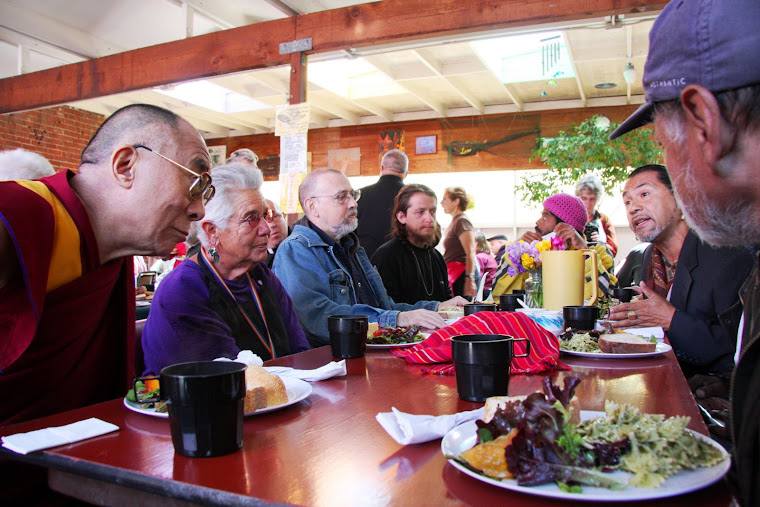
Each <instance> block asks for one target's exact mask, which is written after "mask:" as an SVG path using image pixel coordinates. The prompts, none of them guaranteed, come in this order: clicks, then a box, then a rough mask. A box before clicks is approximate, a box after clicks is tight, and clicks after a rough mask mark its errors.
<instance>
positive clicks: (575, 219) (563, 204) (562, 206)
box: [544, 194, 588, 234]
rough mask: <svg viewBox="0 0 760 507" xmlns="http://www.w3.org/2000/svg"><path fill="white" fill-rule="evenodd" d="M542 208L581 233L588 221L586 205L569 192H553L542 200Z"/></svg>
mask: <svg viewBox="0 0 760 507" xmlns="http://www.w3.org/2000/svg"><path fill="white" fill-rule="evenodd" d="M544 208H545V209H546V210H547V211H551V212H552V213H554V214H555V215H557V216H558V217H559V219H560V220H562V221H563V222H565V223H568V224H570V225H572V226H573V228H574V229H575V230H576V231H578V232H580V233H581V234H583V229H584V228H585V227H586V223H587V222H588V213H587V212H586V205H585V204H583V201H581V200H580V198H578V197H575V196H574V195H570V194H554V195H553V196H551V197H549V198H548V199H546V200H545V201H544Z"/></svg>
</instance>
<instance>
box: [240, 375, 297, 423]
mask: <svg viewBox="0 0 760 507" xmlns="http://www.w3.org/2000/svg"><path fill="white" fill-rule="evenodd" d="M245 385H246V388H247V393H246V395H245V411H246V412H253V411H254V410H258V409H260V408H264V407H274V406H277V405H282V404H283V403H287V401H288V393H287V391H286V390H285V384H284V383H283V381H282V379H281V378H280V377H278V376H277V375H272V374H271V373H269V372H268V371H266V370H265V369H264V368H262V367H261V366H254V365H248V368H246V370H245ZM262 403H263V404H262ZM253 407H255V408H253ZM249 408H253V410H249Z"/></svg>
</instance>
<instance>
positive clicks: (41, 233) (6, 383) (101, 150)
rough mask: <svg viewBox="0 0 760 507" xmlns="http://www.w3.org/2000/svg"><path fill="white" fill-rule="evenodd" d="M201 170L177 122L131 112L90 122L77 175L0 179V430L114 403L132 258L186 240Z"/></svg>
mask: <svg viewBox="0 0 760 507" xmlns="http://www.w3.org/2000/svg"><path fill="white" fill-rule="evenodd" d="M208 168H209V155H208V150H207V148H206V145H205V143H204V141H203V139H202V138H201V136H200V134H199V133H198V132H197V131H196V130H195V129H194V128H193V127H192V126H191V125H190V124H189V123H188V122H186V121H185V120H183V119H181V118H180V117H178V116H176V115H175V114H174V113H171V112H170V111H167V110H165V109H162V108H158V107H155V106H150V105H141V104H138V105H132V106H127V107H125V108H123V109H120V110H119V111H117V112H116V113H114V114H113V115H112V116H111V117H109V118H108V119H107V120H106V121H105V122H104V123H103V125H101V126H100V128H99V129H98V131H97V132H96V133H95V135H94V136H93V138H92V139H91V140H90V142H89V144H88V145H87V147H86V148H85V149H84V151H83V152H82V164H81V165H80V167H79V170H78V172H77V173H73V172H70V171H68V172H61V173H58V174H56V175H54V176H50V177H47V178H43V179H41V180H38V181H9V182H0V392H2V393H3V395H2V398H3V401H2V403H0V424H3V425H5V424H9V423H14V422H20V421H24V420H28V419H33V418H37V417H41V416H45V415H49V414H53V413H56V412H61V411H64V410H70V409H73V408H77V407H80V406H84V405H89V404H92V403H97V402H100V401H104V400H108V399H113V398H115V397H118V396H123V395H124V393H125V392H126V387H127V379H128V377H129V375H130V374H131V373H132V372H133V366H132V364H131V361H133V358H134V281H133V278H132V276H133V275H132V271H133V268H132V256H133V255H166V254H167V253H169V252H170V251H171V249H172V248H173V247H174V245H175V244H177V242H179V241H183V240H184V239H185V236H186V235H187V232H188V230H189V228H190V223H191V222H192V221H194V220H199V219H200V218H202V217H203V214H204V208H203V204H204V199H205V198H207V197H209V196H210V195H211V192H213V187H212V186H211V184H210V178H208V176H207V175H206V174H203V176H202V177H201V174H202V173H205V172H207V171H208ZM191 187H192V188H191ZM188 189H190V190H188Z"/></svg>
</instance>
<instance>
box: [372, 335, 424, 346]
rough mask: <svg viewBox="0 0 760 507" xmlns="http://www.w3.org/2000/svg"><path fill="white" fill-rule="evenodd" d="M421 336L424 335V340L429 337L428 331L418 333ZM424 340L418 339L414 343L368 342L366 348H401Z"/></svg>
mask: <svg viewBox="0 0 760 507" xmlns="http://www.w3.org/2000/svg"><path fill="white" fill-rule="evenodd" d="M420 334H421V335H422V336H424V337H425V340H427V339H428V337H430V333H420ZM425 340H420V341H418V342H414V343H385V344H383V343H368V344H367V348H368V349H401V348H405V347H414V346H415V345H419V344H420V343H422V342H424V341H425Z"/></svg>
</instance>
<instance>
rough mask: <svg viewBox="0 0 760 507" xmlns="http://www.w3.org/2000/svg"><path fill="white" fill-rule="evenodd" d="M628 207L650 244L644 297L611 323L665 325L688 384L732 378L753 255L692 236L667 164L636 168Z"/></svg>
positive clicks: (622, 308)
mask: <svg viewBox="0 0 760 507" xmlns="http://www.w3.org/2000/svg"><path fill="white" fill-rule="evenodd" d="M623 203H624V204H625V209H626V211H627V214H628V224H629V226H630V227H631V230H632V231H633V232H634V233H635V234H636V237H637V238H638V239H639V241H645V242H649V243H650V245H649V246H648V247H647V248H646V250H645V251H644V254H643V260H642V268H641V270H640V272H639V277H638V278H639V279H638V280H635V283H637V284H638V283H640V289H641V292H642V293H643V294H644V296H645V297H646V299H643V300H641V301H635V302H632V303H626V304H621V305H618V306H614V307H612V308H611V309H610V316H609V320H610V321H611V322H612V323H613V326H614V327H616V328H627V327H662V328H663V330H664V331H665V332H666V333H667V336H668V340H669V341H670V344H671V345H672V346H673V350H674V352H675V355H676V357H677V358H678V362H679V364H680V365H681V369H682V370H683V372H684V375H686V378H687V379H690V378H691V377H693V376H694V375H697V374H702V375H724V376H725V378H728V375H729V374H730V373H731V371H732V369H733V366H734V360H733V356H734V350H735V347H736V342H735V338H736V332H737V330H738V328H739V319H740V318H741V312H742V306H741V302H740V301H739V295H738V291H739V288H740V287H741V284H742V282H743V281H744V279H745V278H746V277H747V275H749V272H750V271H751V270H752V264H753V262H752V257H751V256H750V255H749V253H748V252H747V251H746V249H743V248H717V247H713V246H711V245H708V244H706V243H703V242H702V241H700V240H699V238H697V236H696V234H694V233H693V232H691V230H690V229H689V226H688V225H686V222H685V221H684V220H683V217H682V215H681V210H680V209H679V207H678V204H677V203H676V200H675V198H674V197H673V188H672V186H671V183H670V178H668V173H667V171H666V169H665V167H664V166H661V165H655V164H651V165H645V166H641V167H639V168H637V169H636V170H634V171H633V172H632V173H631V175H630V176H629V177H628V181H627V182H626V184H625V187H624V189H623ZM726 394H727V393H726ZM714 403H720V402H719V401H717V400H716V401H714ZM725 403H727V400H726V401H725Z"/></svg>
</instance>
